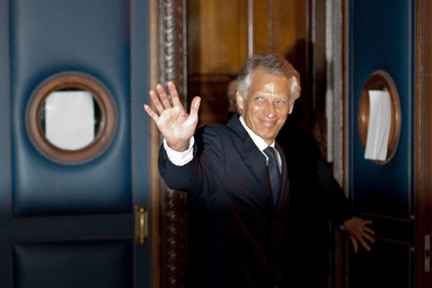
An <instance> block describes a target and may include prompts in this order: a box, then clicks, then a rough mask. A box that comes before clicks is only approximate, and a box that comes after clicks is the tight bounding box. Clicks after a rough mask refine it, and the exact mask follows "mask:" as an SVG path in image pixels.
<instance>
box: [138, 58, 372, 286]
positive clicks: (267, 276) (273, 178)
mask: <svg viewBox="0 0 432 288" xmlns="http://www.w3.org/2000/svg"><path fill="white" fill-rule="evenodd" d="M238 81H239V82H238V92H237V105H238V107H239V108H240V110H241V115H236V116H234V117H233V118H232V119H231V120H230V121H229V123H228V124H227V125H219V124H211V125H207V126H205V127H203V128H200V129H198V130H197V131H195V129H196V126H197V123H198V110H199V105H200V98H199V97H195V98H194V99H193V100H192V103H191V111H190V114H187V113H186V112H185V110H184V108H183V106H182V105H181V102H180V100H179V97H178V94H177V91H176V89H175V86H174V84H173V83H171V82H170V83H168V89H169V91H170V95H171V101H170V100H169V97H168V95H167V94H166V92H165V91H164V89H163V87H162V86H161V85H157V87H156V88H157V93H156V92H155V91H152V90H151V91H150V93H149V94H150V98H151V100H152V102H153V104H154V109H155V110H156V111H153V110H152V109H151V108H150V107H149V106H148V105H144V109H145V110H146V112H147V113H148V114H149V115H150V117H151V118H152V119H153V120H154V121H155V123H156V125H157V126H158V128H159V130H160V132H161V134H162V135H163V137H164V143H163V146H162V147H161V150H160V155H159V170H160V174H161V176H162V178H163V179H164V180H165V182H166V183H167V185H168V186H169V187H170V188H172V189H176V190H182V191H185V192H188V195H189V197H188V199H189V211H188V213H189V222H188V223H189V224H188V225H189V234H188V236H189V237H188V240H189V243H188V250H189V258H188V271H187V272H188V276H187V285H186V286H187V287H199V288H204V287H205V288H211V287H215V288H216V287H217V288H221V287H236V288H239V287H245V288H246V287H247V288H250V287H260V288H261V287H262V288H265V287H269V288H273V287H278V288H282V287H292V286H289V285H290V284H291V283H290V277H291V276H292V275H291V274H290V273H291V271H292V269H293V267H292V265H290V262H289V261H287V257H290V255H292V247H291V245H292V243H293V242H292V239H294V238H295V237H296V235H292V233H290V227H291V223H290V221H292V220H293V219H291V217H290V215H291V211H292V210H293V208H294V207H291V205H290V204H291V201H290V195H291V192H292V190H293V189H300V190H301V189H303V187H315V184H313V185H311V184H310V183H309V182H312V181H318V182H320V183H319V185H333V184H334V183H333V182H332V181H334V179H332V178H331V177H330V178H327V176H326V175H322V173H320V172H318V173H315V174H314V175H311V178H310V179H308V178H307V177H299V180H298V181H297V179H295V175H296V170H297V169H298V168H297V165H300V163H301V161H302V159H299V157H295V153H296V151H288V152H289V153H288V154H287V155H285V154H284V152H283V151H282V149H281V147H280V146H279V145H278V144H277V143H276V142H275V139H276V136H277V135H278V133H279V131H280V129H281V128H282V126H283V125H284V123H285V121H286V119H287V117H288V115H289V114H290V113H291V112H292V109H293V106H294V102H295V100H296V99H297V98H298V97H299V96H300V81H299V75H298V72H297V71H296V70H295V69H294V67H293V66H292V65H291V64H290V63H288V62H287V61H286V60H285V59H284V58H283V57H282V56H280V55H275V54H255V55H253V56H251V57H250V58H249V59H248V60H247V61H246V63H245V64H244V65H243V67H242V68H241V70H240V73H239V77H238ZM293 141H295V139H293ZM268 151H271V152H268ZM291 158H292V159H293V162H291ZM295 161H298V163H296V162H295ZM307 189H308V188H307ZM347 214H348V212H347ZM350 216H351V215H347V217H350ZM362 233H364V234H365V235H363V236H362V237H371V236H370V235H369V233H368V232H367V231H364V232H362ZM368 239H372V238H368Z"/></svg>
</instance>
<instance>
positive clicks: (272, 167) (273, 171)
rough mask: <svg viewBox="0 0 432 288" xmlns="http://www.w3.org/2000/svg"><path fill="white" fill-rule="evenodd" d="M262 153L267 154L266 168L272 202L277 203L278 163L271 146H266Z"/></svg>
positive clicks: (279, 183) (279, 182)
mask: <svg viewBox="0 0 432 288" xmlns="http://www.w3.org/2000/svg"><path fill="white" fill-rule="evenodd" d="M264 153H266V154H267V156H268V158H269V159H268V170H269V177H270V184H271V187H272V192H273V202H274V203H277V201H278V199H279V191H280V186H281V175H280V172H279V165H278V161H277V159H276V151H275V149H274V148H272V147H270V146H269V147H267V148H266V149H264Z"/></svg>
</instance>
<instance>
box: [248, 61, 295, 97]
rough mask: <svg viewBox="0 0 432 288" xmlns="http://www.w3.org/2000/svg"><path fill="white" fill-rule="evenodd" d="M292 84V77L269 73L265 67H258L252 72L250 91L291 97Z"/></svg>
mask: <svg viewBox="0 0 432 288" xmlns="http://www.w3.org/2000/svg"><path fill="white" fill-rule="evenodd" d="M290 84H291V82H290V79H288V78H287V77H285V76H277V75H273V74H269V73H268V72H266V71H265V70H264V69H263V68H258V69H257V70H256V71H254V72H253V73H252V74H251V84H250V87H249V93H250V94H254V93H265V94H272V95H277V96H278V97H286V98H289V96H290V87H291V85H290Z"/></svg>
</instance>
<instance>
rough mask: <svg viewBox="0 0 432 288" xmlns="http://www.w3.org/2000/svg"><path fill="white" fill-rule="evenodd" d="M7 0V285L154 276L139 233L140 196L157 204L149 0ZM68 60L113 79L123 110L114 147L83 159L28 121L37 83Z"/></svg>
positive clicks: (3, 163) (0, 20)
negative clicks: (53, 155)
mask: <svg viewBox="0 0 432 288" xmlns="http://www.w3.org/2000/svg"><path fill="white" fill-rule="evenodd" d="M0 1H1V2H0V3H1V4H0V5H1V6H0V13H1V14H0V287H149V283H150V281H149V278H150V276H149V271H150V266H149V265H150V264H149V263H150V250H149V247H148V246H143V247H141V246H137V245H136V244H135V243H134V240H133V234H134V217H133V207H134V205H145V206H150V204H149V203H150V171H149V170H150V167H149V162H150V161H149V159H150V156H149V153H150V149H149V142H150V137H149V135H150V132H149V129H150V128H149V119H148V117H145V113H143V112H142V108H141V107H142V105H141V103H142V102H143V101H145V99H144V95H146V91H147V90H148V87H149V82H148V81H149V74H148V71H149V60H148V53H149V51H148V46H149V32H148V31H149V23H148V19H149V15H148V13H149V9H148V6H149V1H135V0H130V1H128V0H101V1H92V0H90V1H87V0H73V1H70V0H53V1H27V0H0ZM69 71H71V72H79V73H83V74H86V75H89V76H90V77H93V78H94V79H97V80H98V81H99V82H100V83H102V84H103V85H104V86H105V88H106V89H107V90H108V91H109V93H110V95H111V97H112V100H113V102H114V105H115V111H116V116H117V122H116V128H115V133H114V137H113V139H112V141H111V142H110V144H109V145H108V147H107V148H106V149H105V150H104V151H103V152H102V153H100V154H99V155H98V156H97V157H95V158H94V159H91V160H89V161H87V162H85V163H81V164H74V165H71V164H64V163H60V162H57V161H53V160H52V159H50V158H48V157H46V156H45V155H43V154H42V153H41V152H40V151H39V149H37V147H36V146H35V145H34V143H33V142H32V141H31V139H30V137H29V134H28V127H27V123H26V113H27V110H26V109H27V106H28V104H29V101H30V99H31V97H32V93H33V92H34V91H35V89H36V87H38V85H39V84H40V83H42V82H43V81H44V80H45V79H47V78H48V77H50V76H52V75H55V74H57V73H61V72H69ZM137 99H139V100H137ZM150 212H151V211H150ZM136 271H140V272H141V273H135V272H136ZM68 285H69V286H68Z"/></svg>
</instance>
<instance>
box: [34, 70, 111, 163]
mask: <svg viewBox="0 0 432 288" xmlns="http://www.w3.org/2000/svg"><path fill="white" fill-rule="evenodd" d="M66 88H73V89H83V90H87V91H89V92H90V93H91V94H92V96H93V98H94V100H95V101H96V103H97V104H98V105H99V107H100V111H101V119H100V124H99V129H98V132H97V133H96V135H95V139H94V141H93V142H92V143H90V144H89V145H87V146H86V147H84V148H82V149H78V150H64V149H60V148H58V147H56V146H54V145H53V144H52V143H51V142H49V141H48V140H47V139H46V137H45V135H44V134H45V133H44V130H43V127H42V124H41V121H40V118H39V117H40V111H41V109H42V108H43V105H44V102H45V99H46V98H47V97H48V96H49V95H50V94H51V93H52V92H54V91H57V90H62V89H66ZM26 126H27V130H28V133H29V136H30V139H31V141H32V142H33V144H34V145H35V146H36V148H37V149H38V150H39V151H40V152H41V153H42V154H43V155H45V156H46V157H48V158H49V159H51V160H53V161H56V162H60V163H63V164H80V163H84V162H87V161H90V160H92V159H94V158H95V157H97V156H98V155H100V154H101V153H102V152H103V151H104V150H105V148H107V146H108V145H109V144H110V143H111V141H112V139H113V136H114V133H115V130H116V126H117V113H116V108H115V104H114V101H113V99H112V97H111V94H110V92H109V91H108V89H107V88H106V87H105V86H104V85H103V84H102V83H100V82H99V81H98V80H96V79H95V78H93V77H91V76H89V75H87V74H84V73H79V72H62V73H59V74H55V75H53V76H51V77H49V78H47V79H46V80H44V81H43V82H42V83H41V84H40V85H39V86H38V87H37V88H36V89H35V91H34V92H33V93H32V96H31V97H30V100H29V103H28V105H27V111H26Z"/></svg>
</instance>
